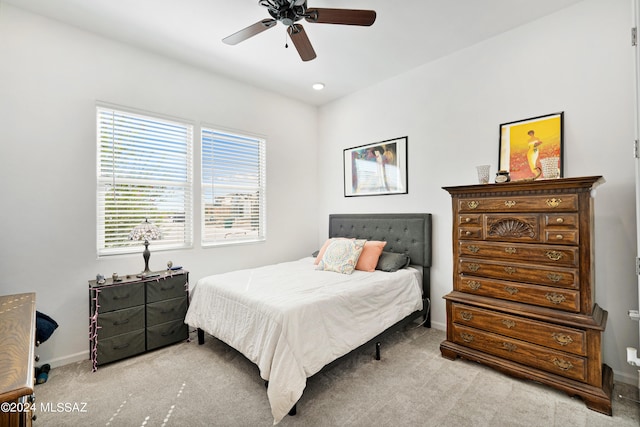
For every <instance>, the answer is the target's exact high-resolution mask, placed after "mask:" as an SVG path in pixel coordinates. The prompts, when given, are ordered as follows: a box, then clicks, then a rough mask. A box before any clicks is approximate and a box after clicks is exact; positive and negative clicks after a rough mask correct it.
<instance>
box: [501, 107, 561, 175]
mask: <svg viewBox="0 0 640 427" xmlns="http://www.w3.org/2000/svg"><path fill="white" fill-rule="evenodd" d="M563 116H564V112H559V113H554V114H548V115H546V116H539V117H532V118H530V119H525V120H519V121H516V122H510V123H503V124H501V125H500V153H499V156H500V157H499V159H498V165H499V167H498V169H499V170H506V171H509V174H510V176H511V180H512V181H518V180H531V179H554V178H560V177H562V176H563V148H562V139H563V125H562V123H563Z"/></svg>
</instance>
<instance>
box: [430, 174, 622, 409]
mask: <svg viewBox="0 0 640 427" xmlns="http://www.w3.org/2000/svg"><path fill="white" fill-rule="evenodd" d="M602 182H604V179H603V178H602V177H600V176H593V177H582V178H565V179H553V180H540V181H526V182H512V183H503V184H485V185H470V186H460V187H445V188H444V189H445V190H446V191H448V192H449V193H450V195H451V197H452V209H453V260H454V268H453V291H452V292H451V293H449V294H448V295H446V296H445V297H444V298H445V299H446V308H447V339H446V340H445V341H443V342H442V344H441V345H440V351H441V353H442V355H443V356H444V357H446V358H448V359H455V358H456V357H463V358H466V359H469V360H475V361H478V362H481V363H484V364H486V365H488V366H491V367H493V368H495V369H498V370H500V371H503V372H505V373H508V374H510V375H514V376H517V377H520V378H525V379H530V380H534V381H538V382H541V383H544V384H547V385H550V386H552V387H555V388H557V389H560V390H563V391H565V392H566V393H568V394H569V395H576V396H579V397H581V398H582V399H583V400H584V402H585V403H586V405H587V407H589V408H590V409H593V410H595V411H598V412H602V413H605V414H607V415H611V393H612V388H613V373H612V371H611V368H609V367H608V366H607V365H605V364H603V363H602V351H601V346H602V334H603V332H604V330H605V326H606V320H607V312H606V311H605V310H603V309H602V308H600V307H599V306H598V305H597V304H596V303H595V277H594V276H595V275H594V261H595V244H594V232H593V229H594V212H593V193H594V191H593V190H594V189H595V187H596V186H597V185H599V184H600V183H602Z"/></svg>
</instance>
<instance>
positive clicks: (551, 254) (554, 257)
mask: <svg viewBox="0 0 640 427" xmlns="http://www.w3.org/2000/svg"><path fill="white" fill-rule="evenodd" d="M545 255H546V256H547V258H549V259H550V260H551V261H560V260H561V259H562V258H563V257H564V254H563V253H562V252H558V251H547V252H546V253H545Z"/></svg>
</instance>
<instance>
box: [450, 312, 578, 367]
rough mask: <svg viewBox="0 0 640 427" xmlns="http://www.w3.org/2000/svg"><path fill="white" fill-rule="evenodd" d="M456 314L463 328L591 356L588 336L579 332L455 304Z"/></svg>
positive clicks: (454, 315) (456, 318)
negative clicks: (588, 350) (475, 329)
mask: <svg viewBox="0 0 640 427" xmlns="http://www.w3.org/2000/svg"><path fill="white" fill-rule="evenodd" d="M452 310H453V321H454V322H455V323H459V324H461V325H465V326H469V327H474V328H477V329H482V330H485V331H489V332H495V333H498V334H501V335H507V336H510V337H513V338H517V339H519V340H522V341H527V342H530V343H533V344H539V345H542V346H545V347H549V348H553V349H556V350H561V351H566V352H568V353H573V354H579V355H581V356H586V354H587V337H586V333H585V332H584V331H581V330H578V329H572V328H567V327H564V326H559V325H554V324H552V323H545V322H539V321H535V320H529V319H525V318H523V317H518V316H511V315H508V314H504V313H500V312H495V311H490V310H483V309H481V308H476V307H471V306H468V305H462V304H456V303H453V305H452Z"/></svg>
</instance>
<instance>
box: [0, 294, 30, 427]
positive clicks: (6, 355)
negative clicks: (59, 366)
mask: <svg viewBox="0 0 640 427" xmlns="http://www.w3.org/2000/svg"><path fill="white" fill-rule="evenodd" d="M35 345H36V294H35V293H33V292H31V293H25V294H16V295H5V296H1V297H0V426H2V427H24V426H26V427H28V426H31V421H32V419H35V414H34V413H33V411H34V395H33V386H34V380H35V378H34V362H35V359H36V355H35Z"/></svg>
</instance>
